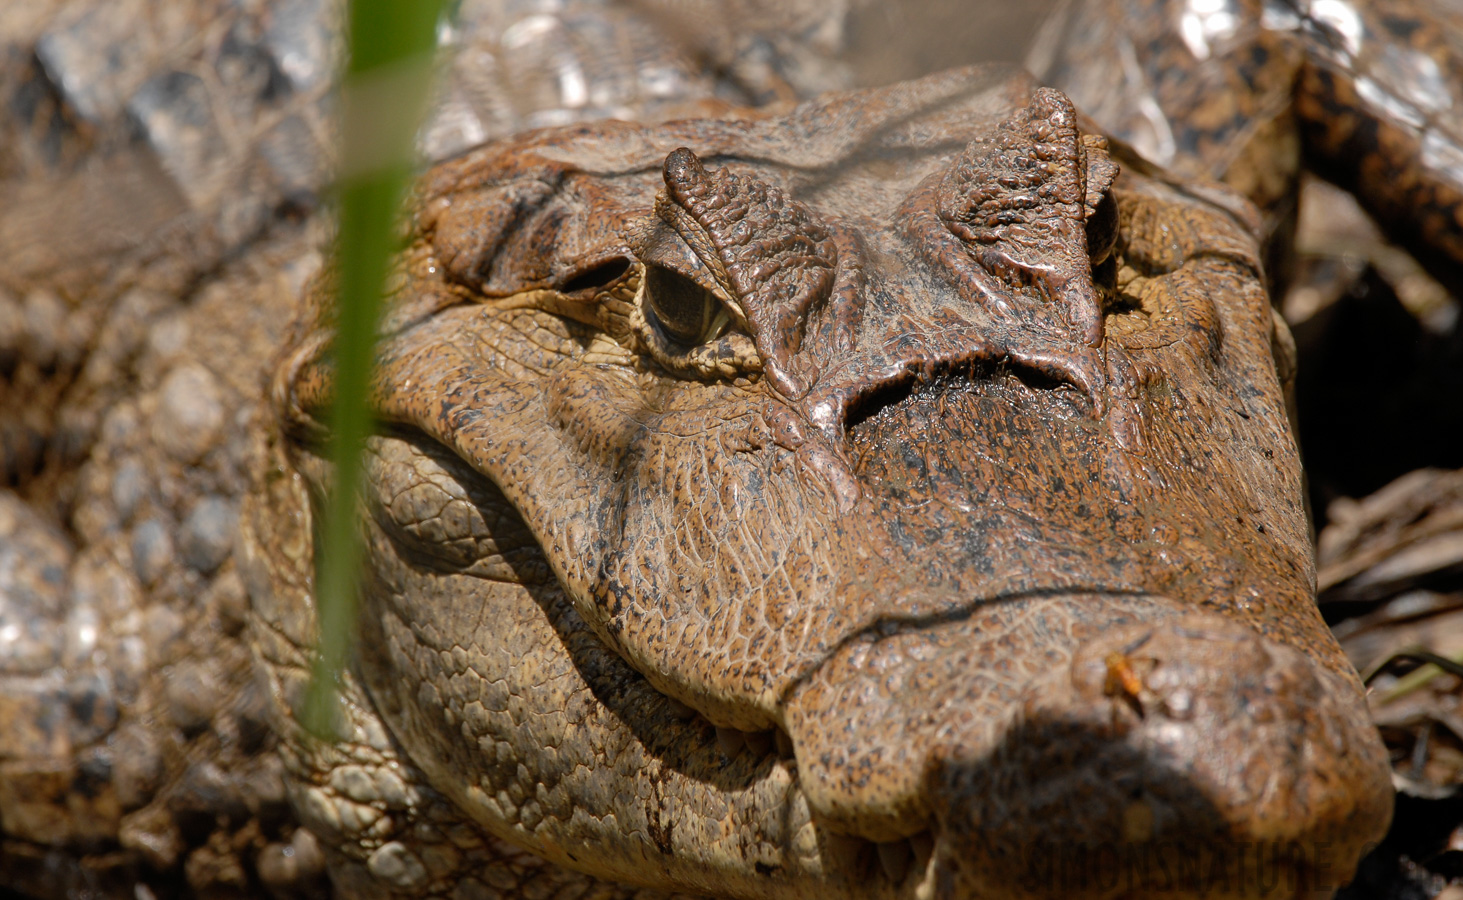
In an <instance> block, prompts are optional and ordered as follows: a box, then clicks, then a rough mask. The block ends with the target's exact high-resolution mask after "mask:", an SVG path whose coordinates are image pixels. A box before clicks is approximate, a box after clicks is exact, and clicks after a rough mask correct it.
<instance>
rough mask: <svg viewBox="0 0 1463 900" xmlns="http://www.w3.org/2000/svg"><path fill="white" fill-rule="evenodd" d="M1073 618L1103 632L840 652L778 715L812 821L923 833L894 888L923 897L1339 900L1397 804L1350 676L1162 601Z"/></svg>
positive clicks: (1008, 634) (1061, 627)
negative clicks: (905, 877)
mask: <svg viewBox="0 0 1463 900" xmlns="http://www.w3.org/2000/svg"><path fill="white" fill-rule="evenodd" d="M1078 599H1079V601H1080V602H1083V603H1085V604H1087V609H1086V612H1087V613H1089V614H1091V613H1094V610H1093V607H1098V608H1099V610H1098V611H1100V612H1103V613H1108V612H1111V615H1093V616H1092V618H1091V619H1089V621H1091V620H1105V621H1106V624H1104V625H1100V626H1098V627H1097V628H1096V629H1095V630H1087V633H1085V634H1083V633H1082V631H1083V629H1081V628H1073V627H1072V623H1073V620H1072V619H1071V618H1070V617H1066V616H1064V615H1063V611H1062V604H1061V603H1052V604H1046V605H1045V606H1044V607H1031V608H1028V609H1025V610H1021V611H1018V612H1017V614H1015V615H1007V616H1003V617H1002V616H997V613H996V612H992V613H991V615H992V616H997V617H998V618H1000V619H1001V621H1000V622H996V621H994V620H991V621H989V622H983V620H982V616H980V615H979V614H978V615H976V616H973V617H972V618H970V619H966V620H962V621H958V622H949V623H944V624H942V625H940V626H938V627H937V628H933V629H926V630H923V631H919V632H909V633H900V634H894V635H889V636H885V637H882V638H879V639H878V640H873V641H868V642H865V643H863V644H862V645H861V646H855V645H851V646H849V647H845V648H843V649H842V650H840V652H839V654H838V655H837V656H836V657H835V658H833V659H830V660H829V661H828V662H827V663H826V664H825V665H824V666H823V667H822V668H821V669H820V670H819V672H817V673H816V674H815V675H814V676H813V677H811V678H810V679H809V680H808V681H807V683H806V684H805V685H803V686H802V687H801V688H800V689H799V691H798V693H797V694H795V695H794V696H793V697H792V698H791V702H790V703H789V711H788V717H787V721H788V727H789V731H790V733H791V735H792V738H793V743H794V745H795V747H796V749H797V757H798V770H799V778H800V781H801V783H802V786H803V789H804V791H805V792H806V794H807V797H808V801H809V806H810V808H811V810H812V812H813V816H814V819H815V820H820V819H821V820H822V821H823V822H824V823H826V824H827V825H828V826H829V827H830V828H831V829H833V830H837V831H843V832H848V833H852V834H856V835H858V836H860V837H862V838H865V839H867V840H872V841H880V842H889V841H895V840H898V839H899V838H903V837H909V836H911V835H917V834H919V833H920V832H921V831H922V830H923V829H925V828H930V829H931V830H932V831H933V833H934V835H935V836H936V842H935V850H934V854H933V857H932V858H930V862H929V864H928V866H927V870H926V871H924V872H921V873H918V874H917V875H915V874H911V876H910V884H908V885H907V886H909V887H910V888H911V889H915V888H917V890H916V892H915V896H918V897H921V898H937V897H948V898H968V897H979V898H981V900H1007V898H1009V900H1017V898H1020V900H1045V898H1052V900H1056V898H1059V897H1060V898H1074V897H1082V898H1088V897H1090V898H1104V900H1109V898H1119V897H1132V898H1138V897H1150V896H1152V897H1157V896H1160V895H1162V896H1164V897H1191V896H1192V897H1198V896H1205V897H1216V896H1218V897H1235V898H1240V897H1243V898H1256V897H1302V896H1312V895H1314V896H1324V895H1328V894H1327V892H1328V891H1334V890H1335V889H1337V888H1339V887H1341V886H1342V885H1344V884H1345V883H1346V882H1347V881H1349V879H1350V877H1351V874H1352V872H1353V871H1354V867H1355V865H1356V862H1357V861H1358V859H1359V858H1360V856H1361V855H1362V853H1363V852H1364V851H1365V849H1366V848H1367V844H1368V843H1369V842H1373V841H1376V840H1380V838H1381V836H1382V834H1383V833H1384V831H1385V829H1386V826H1387V823H1388V819H1389V818H1390V806H1391V785H1390V783H1389V780H1388V768H1387V765H1386V758H1385V753H1384V751H1383V749H1382V747H1381V745H1380V742H1379V740H1378V739H1377V736H1376V733H1375V730H1374V729H1373V728H1372V727H1371V724H1370V721H1369V719H1368V716H1367V713H1366V709H1365V707H1364V705H1363V704H1362V702H1361V697H1360V694H1359V692H1358V691H1356V689H1355V687H1354V685H1352V684H1350V683H1346V676H1341V675H1337V674H1335V673H1332V672H1329V671H1327V670H1325V669H1323V668H1322V667H1320V666H1318V665H1316V664H1315V663H1314V662H1312V661H1311V659H1310V658H1309V657H1307V656H1306V655H1304V654H1302V653H1300V652H1299V651H1297V650H1294V649H1293V648H1290V647H1288V646H1285V645H1282V644H1280V643H1278V642H1275V641H1272V640H1270V639H1268V638H1265V637H1263V636H1261V635H1259V634H1257V633H1254V632H1252V631H1250V630H1248V629H1246V628H1244V627H1242V626H1240V625H1237V624H1235V623H1233V622H1231V621H1229V620H1227V619H1224V618H1221V617H1219V616H1216V615H1213V614H1208V613H1192V612H1187V611H1184V610H1181V609H1176V608H1174V607H1173V606H1172V605H1170V604H1168V602H1167V601H1164V600H1163V599H1162V598H1152V602H1151V603H1149V602H1146V601H1145V602H1135V600H1134V598H1131V597H1130V598H1124V600H1123V602H1122V603H1121V604H1116V603H1112V601H1111V600H1110V599H1107V598H1102V597H1099V596H1093V597H1086V598H1078ZM1105 603H1107V604H1109V605H1110V609H1109V610H1101V609H1100V607H1102V606H1103V605H1104V604H1105ZM1146 606H1151V607H1152V608H1151V609H1149V608H1144V607H1146ZM1165 606H1167V608H1166V609H1165ZM1119 620H1125V621H1119ZM997 624H1000V625H1001V626H1002V631H1001V636H999V637H990V636H988V635H989V634H990V633H989V632H987V633H986V634H983V633H982V632H983V625H985V626H986V627H989V626H994V625H997ZM1023 640H1026V641H1032V640H1035V641H1038V642H1040V641H1045V642H1046V645H1047V646H1046V647H1041V646H1038V647H1036V648H1033V647H1031V646H1026V647H1024V648H1023V647H1020V642H1022V641H1023ZM1003 654H1005V655H1004V656H1003ZM1257 853H1263V858H1257V857H1256V854H1257ZM1200 863H1202V864H1203V868H1202V869H1200V870H1198V872H1197V874H1196V871H1195V867H1196V866H1198V865H1199V864H1200ZM1118 864H1121V868H1120V870H1119V874H1118V876H1116V877H1110V875H1109V873H1107V872H1106V871H1105V870H1104V869H1102V868H1101V867H1103V866H1109V865H1118ZM1064 867H1065V868H1064ZM1225 867H1228V868H1227V872H1226V869H1225ZM1195 879H1199V881H1197V882H1196V881H1195ZM1211 879H1218V880H1216V881H1212V882H1211V881H1210V880H1211ZM1323 882H1324V883H1323Z"/></svg>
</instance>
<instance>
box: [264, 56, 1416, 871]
mask: <svg viewBox="0 0 1463 900" xmlns="http://www.w3.org/2000/svg"><path fill="white" fill-rule="evenodd" d="M1120 155H1121V154H1120V153H1119V151H1118V150H1116V149H1113V150H1110V149H1109V148H1108V145H1107V143H1106V142H1105V141H1104V140H1103V139H1102V138H1101V137H1099V136H1097V135H1095V134H1093V133H1090V132H1089V131H1088V130H1086V129H1084V127H1083V124H1082V121H1081V120H1080V119H1079V117H1078V115H1077V114H1076V113H1075V112H1074V110H1073V109H1072V107H1071V105H1070V103H1069V102H1068V101H1067V100H1066V98H1065V97H1064V96H1063V95H1061V94H1060V93H1057V92H1055V91H1051V90H1047V89H1036V88H1033V87H1032V86H1031V85H1030V83H1029V82H1027V81H1026V80H1025V79H1024V78H1022V77H1019V76H1012V75H1011V74H1010V73H1009V72H1007V71H1004V70H990V69H972V70H963V71H957V72H953V73H949V74H944V75H939V76H934V77H931V78H927V79H925V80H922V81H917V82H912V83H908V84H904V85H899V86H895V87H891V88H886V89H882V90H875V91H865V92H858V93H851V94H843V95H836V96H831V97H828V98H825V99H822V100H819V101H816V102H813V103H811V104H807V105H805V106H802V107H800V108H798V109H797V110H796V111H794V112H792V113H791V114H789V115H787V116H785V117H782V118H760V119H745V120H728V121H686V122H674V123H670V124H664V125H657V126H642V125H632V124H623V123H605V124H602V125H596V126H589V127H576V128H568V129H559V130H547V131H540V132H536V133H532V134H529V135H526V136H522V137H519V138H516V139H513V140H510V141H507V142H503V143H498V144H494V145H490V146H487V147H484V148H482V149H480V150H478V151H475V152H473V153H471V154H469V155H467V156H465V157H463V158H461V159H458V160H456V161H453V162H450V163H447V164H445V165H443V166H441V167H439V168H437V169H436V170H434V171H433V172H431V173H430V174H429V175H428V176H427V177H426V178H425V180H424V183H423V184H422V186H421V187H420V189H419V205H418V206H417V208H416V213H415V218H414V228H413V235H412V237H411V241H410V246H409V249H408V250H407V251H406V253H405V254H404V257H403V261H402V264H401V269H400V275H399V277H398V279H397V281H396V283H395V286H394V289H393V297H394V299H393V300H392V305H391V308H390V311H389V314H388V316H387V320H386V323H385V339H384V347H383V349H382V351H381V355H380V365H379V371H378V374H377V376H376V381H375V388H374V403H375V407H376V410H377V412H378V414H379V417H380V422H381V427H380V430H379V432H378V435H377V436H376V437H375V438H373V439H372V441H371V445H370V452H369V459H368V464H367V472H368V475H367V477H368V482H369V484H368V491H367V503H366V506H367V512H366V513H365V515H364V521H363V523H362V528H363V532H364V534H365V539H366V541H367V555H366V558H367V563H366V566H365V573H364V579H365V585H364V587H363V609H362V619H361V625H360V638H359V650H358V652H357V661H356V663H355V671H356V673H357V676H358V677H359V678H360V680H361V682H362V684H364V685H365V687H366V691H367V693H368V694H369V696H370V698H371V702H372V703H373V704H374V705H375V707H376V709H377V710H378V711H379V713H380V714H381V716H382V717H383V718H384V720H385V722H386V723H387V725H388V727H389V729H390V731H391V733H392V735H393V736H394V738H395V739H396V740H397V741H398V742H399V743H400V745H401V746H402V747H403V748H404V749H405V751H406V752H407V753H408V754H409V755H410V757H411V759H412V761H413V762H414V764H415V765H416V766H418V767H420V768H421V769H422V771H423V772H425V773H426V775H427V776H428V777H429V778H430V779H431V781H432V784H433V786H434V787H435V788H436V789H437V790H439V791H441V792H442V793H443V794H444V795H446V796H447V797H449V798H450V799H451V800H452V802H453V803H455V804H456V805H457V807H459V808H460V809H461V810H462V811H463V813H464V814H465V815H467V816H468V817H470V818H471V819H473V820H475V821H476V822H477V823H479V824H480V825H481V826H482V827H483V828H485V829H487V830H488V831H491V832H492V833H494V834H496V835H498V836H500V837H503V838H506V839H509V840H511V841H514V842H516V843H518V844H521V845H523V846H524V847H527V848H529V849H530V850H532V851H534V852H536V853H538V854H541V855H543V856H546V857H548V858H549V859H551V860H554V861H557V862H562V863H564V864H566V865H569V866H573V867H578V868H581V869H584V870H586V871H590V872H592V873H595V874H597V875H602V876H604V877H608V878H614V879H618V880H623V881H630V882H634V883H640V884H648V885H653V886H658V887H662V888H672V889H681V890H693V891H702V892H709V893H715V894H722V895H731V896H744V897H794V896H796V897H854V896H857V897H921V898H924V897H981V898H1007V897H1073V896H1102V897H1116V896H1122V897H1141V896H1149V895H1152V896H1158V895H1162V896H1166V897H1167V896H1171V897H1184V896H1191V895H1192V896H1198V895H1199V894H1201V893H1202V894H1203V895H1205V896H1209V897H1231V896H1233V897H1251V896H1261V895H1272V896H1286V897H1291V896H1302V895H1304V896H1311V895H1313V894H1325V893H1326V892H1327V891H1328V890H1329V889H1334V888H1335V887H1337V886H1338V885H1339V884H1340V883H1343V882H1344V881H1345V880H1346V879H1347V878H1348V877H1349V875H1350V872H1351V871H1352V867H1353V866H1354V865H1355V862H1356V859H1357V857H1358V855H1359V854H1360V852H1361V850H1362V847H1363V845H1364V844H1366V843H1367V842H1369V841H1372V840H1375V839H1377V838H1379V837H1380V833H1381V831H1382V830H1383V829H1384V828H1385V826H1386V823H1387V820H1388V817H1389V809H1390V802H1391V800H1390V797H1391V793H1390V783H1389V778H1388V766H1387V760H1386V758H1385V754H1384V752H1383V749H1382V747H1381V744H1380V742H1379V740H1378V738H1377V737H1376V735H1375V733H1374V731H1373V729H1372V728H1371V726H1370V724H1369V719H1368V716H1367V712H1366V708H1365V704H1364V701H1363V696H1362V690H1361V687H1360V685H1359V683H1358V681H1357V679H1356V677H1355V675H1354V674H1353V673H1352V672H1351V670H1350V669H1349V668H1348V665H1347V662H1346V660H1345V658H1344V657H1343V656H1342V654H1341V653H1340V651H1339V649H1338V647H1337V645H1336V643H1335V642H1334V640H1333V639H1332V637H1331V635H1330V633H1329V632H1328V631H1327V629H1326V628H1325V626H1324V624H1323V623H1322V620H1321V618H1320V616H1319V615H1318V613H1317V611H1316V608H1315V605H1314V579H1315V576H1314V570H1313V567H1312V561H1311V545H1310V541H1309V537H1308V529H1307V520H1306V514H1305V511H1304V509H1303V507H1302V501H1301V470H1300V465H1299V461H1298V457H1297V452H1296V446H1295V443H1294V440H1293V438H1292V435H1291V431H1290V428H1289V424H1288V419H1287V415H1286V405H1285V401H1284V388H1283V385H1282V380H1281V378H1280V377H1278V376H1277V368H1279V369H1281V370H1284V369H1286V368H1287V367H1288V366H1289V365H1290V363H1291V362H1292V359H1291V357H1290V356H1289V354H1288V353H1287V352H1286V348H1287V347H1288V346H1289V344H1288V335H1287V334H1286V332H1285V330H1284V326H1283V324H1280V323H1278V321H1277V320H1276V319H1275V317H1274V316H1273V314H1272V312H1271V308H1270V305H1269V303H1268V301H1267V298H1266V295H1265V292H1264V289H1263V287H1262V273H1261V272H1260V271H1259V263H1258V261H1257V260H1258V256H1257V248H1256V242H1255V238H1254V236H1253V229H1254V227H1255V226H1254V216H1253V213H1252V211H1251V210H1250V208H1249V207H1248V206H1247V205H1246V204H1245V203H1244V202H1243V201H1241V200H1238V199H1236V198H1234V197H1233V196H1231V195H1229V194H1227V193H1225V192H1223V191H1222V190H1221V189H1219V188H1213V187H1205V186H1202V185H1191V184H1185V183H1181V182H1177V181H1175V180H1172V179H1169V178H1167V177H1166V176H1164V175H1162V174H1161V173H1159V172H1156V171H1154V170H1152V169H1151V168H1148V167H1146V166H1144V165H1143V164H1142V163H1141V162H1138V161H1136V160H1130V159H1127V158H1122V159H1121V160H1120V162H1122V171H1121V172H1120V171H1119V165H1118V164H1117V163H1115V162H1114V161H1113V157H1114V156H1120ZM327 294H328V283H327V284H326V285H325V286H324V287H322V288H321V289H320V291H319V292H318V295H319V296H320V297H324V296H326V295H327ZM321 303H322V305H323V301H321ZM317 320H318V322H319V323H321V324H317V325H316V326H315V327H314V328H313V329H312V328H310V327H306V328H304V329H303V330H302V335H303V336H302V338H301V340H300V342H299V344H298V345H297V347H296V349H295V350H294V352H293V355H292V356H291V357H290V359H289V362H288V364H287V365H286V366H285V367H284V368H283V370H282V374H281V375H280V376H279V378H278V380H277V384H276V401H277V406H278V408H279V409H280V411H281V416H282V420H283V422H284V425H285V432H286V433H287V434H289V435H292V436H293V437H294V438H295V441H296V442H295V445H294V449H293V450H292V453H293V460H294V463H295V465H296V466H297V467H298V468H299V469H300V471H302V472H303V473H305V475H306V477H307V478H310V479H312V480H313V481H315V482H316V483H317V485H320V484H323V483H324V482H326V481H328V478H327V474H328V473H326V472H325V471H324V464H323V463H322V462H321V461H320V460H319V458H318V457H317V456H316V451H315V449H314V446H315V445H314V444H313V443H312V436H317V435H318V433H319V426H318V424H317V423H318V421H319V420H320V419H321V418H322V410H323V408H324V406H325V404H326V403H327V402H328V399H329V395H330V384H331V375H330V371H331V368H330V361H329V356H328V353H326V352H325V351H324V350H323V348H324V347H325V346H326V345H327V338H328V327H327V326H326V325H325V324H323V323H325V322H326V321H327V320H328V316H327V315H325V314H324V313H319V312H318V311H317ZM1277 363H1279V365H1278V366H1277ZM1220 866H1222V867H1223V869H1222V871H1221V869H1220V868H1218V867H1220ZM1112 867H1117V868H1112ZM1216 872H1221V874H1220V876H1219V877H1220V879H1221V880H1218V881H1216V880H1215V878H1216V875H1215V873H1216ZM1108 874H1111V878H1109V877H1107V876H1108Z"/></svg>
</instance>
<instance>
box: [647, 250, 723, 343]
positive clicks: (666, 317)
mask: <svg viewBox="0 0 1463 900" xmlns="http://www.w3.org/2000/svg"><path fill="white" fill-rule="evenodd" d="M645 305H646V306H647V307H648V308H649V310H650V312H651V313H652V314H653V315H654V317H655V322H656V324H657V325H659V326H660V329H661V331H663V332H665V335H666V337H668V338H670V339H671V340H673V341H675V342H676V343H678V344H683V345H685V346H687V347H695V346H697V345H698V344H704V343H706V342H707V341H714V340H716V339H717V338H718V337H720V336H721V333H722V331H724V330H725V329H726V326H727V325H728V323H730V322H731V313H730V311H728V310H727V308H726V305H725V304H724V303H722V302H721V301H720V300H719V299H717V297H716V295H715V294H713V293H711V292H710V291H708V290H707V289H706V288H704V287H702V286H701V285H699V284H697V283H696V282H694V281H692V280H691V279H689V278H687V277H686V276H684V275H682V274H680V273H679V272H675V271H672V270H671V269H667V268H664V267H662V266H657V265H646V267H645Z"/></svg>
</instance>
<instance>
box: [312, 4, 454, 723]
mask: <svg viewBox="0 0 1463 900" xmlns="http://www.w3.org/2000/svg"><path fill="white" fill-rule="evenodd" d="M441 13H442V3H441V2H440V0H352V2H351V3H350V7H349V12H348V26H347V28H348V30H347V50H346V52H347V58H348V62H347V65H346V74H345V79H344V82H343V85H342V107H343V111H344V121H343V126H342V129H341V132H342V144H343V145H342V147H341V154H340V159H341V173H340V180H339V184H338V190H339V197H340V207H339V214H340V228H339V232H338V238H337V244H336V264H337V265H338V266H339V267H340V275H339V280H338V284H339V286H340V295H339V297H338V298H337V303H338V304H339V308H338V320H337V331H336V336H335V341H334V344H333V345H332V350H331V358H332V359H333V360H334V362H335V399H334V406H333V408H332V410H331V413H330V425H331V437H330V447H329V453H330V459H331V461H332V462H333V464H334V466H335V481H334V487H333V489H332V490H331V492H330V495H329V496H328V497H327V498H326V502H325V506H324V509H323V511H322V512H323V515H322V521H321V524H320V529H319V531H318V532H317V546H316V553H315V598H316V608H317V610H318V613H319V617H320V644H319V647H318V648H317V654H316V659H315V669H314V673H313V678H312V681H311V685H310V691H309V693H308V695H307V697H306V701H305V708H304V710H303V711H302V720H303V723H304V725H305V727H306V728H308V729H310V730H311V731H312V732H314V733H315V734H317V735H320V736H322V737H332V736H334V734H335V730H336V729H335V727H334V723H335V722H336V721H338V719H337V716H336V690H335V687H336V684H337V681H338V679H339V677H340V672H341V669H342V667H343V666H344V664H345V661H346V658H347V656H348V653H349V650H350V642H351V637H352V635H353V634H354V632H355V612H356V597H357V590H358V587H359V585H358V579H359V573H360V554H361V547H360V540H359V534H358V530H357V524H356V523H357V508H358V506H359V495H360V482H361V450H362V448H363V447H364V445H365V440H366V436H367V435H368V434H369V433H370V430H371V414H370V409H369V407H368V405H367V391H368V387H369V384H370V378H371V366H372V361H373V359H374V356H375V338H376V329H377V324H378V322H379V320H380V315H381V304H382V292H383V288H384V285H385V281H386V275H387V272H388V270H389V268H390V265H391V258H392V256H393V255H394V253H395V251H396V249H397V246H396V238H395V235H396V221H397V216H398V214H399V213H400V208H401V202H402V197H403V196H404V194H405V191H406V188H407V185H408V182H409V180H410V178H411V173H412V169H413V162H414V160H413V145H414V141H413V138H414V136H415V134H416V131H417V128H418V126H419V124H420V122H421V116H422V112H423V110H424V108H425V106H426V100H427V92H428V89H429V87H430V84H431V74H432V50H433V48H434V46H435V43H436V42H435V37H436V30H437V24H438V21H439V17H440V16H441Z"/></svg>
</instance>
